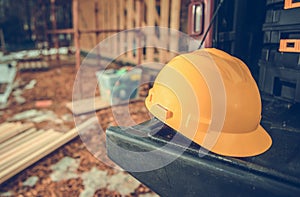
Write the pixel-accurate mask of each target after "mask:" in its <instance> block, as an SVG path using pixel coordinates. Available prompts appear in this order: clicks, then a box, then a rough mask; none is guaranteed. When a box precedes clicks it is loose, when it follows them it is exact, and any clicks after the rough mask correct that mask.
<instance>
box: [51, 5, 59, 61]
mask: <svg viewBox="0 0 300 197" xmlns="http://www.w3.org/2000/svg"><path fill="white" fill-rule="evenodd" d="M50 17H51V22H52V29H53V30H54V31H55V30H56V29H57V26H56V15H55V0H51V16H50ZM53 41H54V47H55V48H56V50H57V53H56V60H59V53H58V48H59V43H58V34H54V35H53Z"/></svg>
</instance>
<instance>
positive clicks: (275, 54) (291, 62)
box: [261, 47, 300, 70]
mask: <svg viewBox="0 0 300 197" xmlns="http://www.w3.org/2000/svg"><path fill="white" fill-rule="evenodd" d="M261 62H262V63H263V64H267V63H268V62H269V64H272V65H274V66H276V67H287V68H293V69H297V70H299V69H300V53H281V52H279V51H278V47H265V48H263V49H262V53H261ZM270 62H271V63H270Z"/></svg>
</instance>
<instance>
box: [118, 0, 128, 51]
mask: <svg viewBox="0 0 300 197" xmlns="http://www.w3.org/2000/svg"><path fill="white" fill-rule="evenodd" d="M118 4H119V7H118V15H119V29H125V14H124V12H125V8H126V7H125V1H124V0H118ZM124 41H125V36H124V33H121V35H120V41H119V47H118V48H119V52H120V51H125V50H124V49H125V45H124Z"/></svg>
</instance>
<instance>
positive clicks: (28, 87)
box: [24, 79, 37, 90]
mask: <svg viewBox="0 0 300 197" xmlns="http://www.w3.org/2000/svg"><path fill="white" fill-rule="evenodd" d="M36 83H37V82H36V80H35V79H32V80H31V81H30V82H29V83H28V84H27V85H26V86H25V87H24V89H25V90H30V89H32V88H34V86H35V84H36Z"/></svg>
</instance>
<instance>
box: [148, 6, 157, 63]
mask: <svg viewBox="0 0 300 197" xmlns="http://www.w3.org/2000/svg"><path fill="white" fill-rule="evenodd" d="M146 2H147V4H146V5H147V20H146V21H147V26H154V25H155V12H156V3H155V0H148V1H146ZM149 34H151V35H153V36H148V37H147V41H146V42H147V45H148V46H151V45H153V37H154V36H155V31H154V30H153V31H152V32H149ZM146 59H147V61H153V60H154V48H153V47H148V48H147V49H146Z"/></svg>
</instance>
